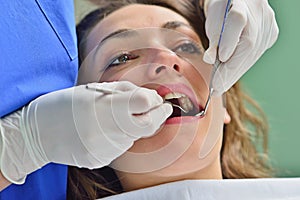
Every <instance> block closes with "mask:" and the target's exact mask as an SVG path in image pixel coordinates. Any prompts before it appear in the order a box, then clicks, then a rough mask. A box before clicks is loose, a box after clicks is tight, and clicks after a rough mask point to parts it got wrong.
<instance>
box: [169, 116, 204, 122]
mask: <svg viewBox="0 0 300 200" xmlns="http://www.w3.org/2000/svg"><path fill="white" fill-rule="evenodd" d="M201 118H202V117H200V116H198V117H196V116H184V117H172V118H170V119H167V120H166V124H183V123H191V122H195V121H198V120H199V119H201Z"/></svg>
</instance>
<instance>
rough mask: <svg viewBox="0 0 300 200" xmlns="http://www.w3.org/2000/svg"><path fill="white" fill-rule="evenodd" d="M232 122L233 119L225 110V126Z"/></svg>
mask: <svg viewBox="0 0 300 200" xmlns="http://www.w3.org/2000/svg"><path fill="white" fill-rule="evenodd" d="M230 121H231V117H230V115H229V113H228V112H227V109H226V110H225V116H224V124H229V123H230Z"/></svg>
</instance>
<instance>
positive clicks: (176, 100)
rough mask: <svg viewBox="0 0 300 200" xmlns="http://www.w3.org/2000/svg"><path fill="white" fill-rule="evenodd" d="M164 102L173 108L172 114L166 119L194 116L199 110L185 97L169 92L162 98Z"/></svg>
mask: <svg viewBox="0 0 300 200" xmlns="http://www.w3.org/2000/svg"><path fill="white" fill-rule="evenodd" d="M163 99H164V101H165V102H169V103H170V104H171V105H172V107H173V113H172V114H171V115H170V116H169V118H168V119H170V118H174V117H182V116H195V115H196V114H198V113H199V111H200V108H199V106H198V105H196V104H195V103H194V102H193V101H192V100H191V99H190V98H189V97H188V96H187V95H185V94H182V93H178V92H170V93H168V94H166V95H165V96H164V97H163Z"/></svg>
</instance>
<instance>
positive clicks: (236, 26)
mask: <svg viewBox="0 0 300 200" xmlns="http://www.w3.org/2000/svg"><path fill="white" fill-rule="evenodd" d="M226 4H227V0H206V1H205V5H204V10H205V13H206V19H207V20H206V24H205V26H206V33H207V36H208V38H209V48H208V49H207V51H206V52H205V54H204V58H203V59H204V61H205V62H207V63H209V64H213V63H214V62H215V60H216V53H217V44H218V41H219V35H220V32H221V27H222V22H223V18H224V13H225V8H226ZM278 33H279V30H278V26H277V23H276V19H275V16H274V12H273V10H272V8H271V7H270V6H269V4H268V1H267V0H250V1H249V0H232V7H231V9H230V11H229V13H228V16H227V20H226V24H225V29H224V32H223V36H222V40H221V43H220V47H219V58H220V60H221V61H222V62H225V63H222V64H221V66H220V68H219V70H220V71H219V73H217V75H218V76H216V77H215V79H214V83H213V85H214V89H215V92H216V93H219V94H222V93H223V92H225V91H227V90H228V89H229V88H230V87H231V86H232V85H233V84H234V83H235V82H236V81H238V79H239V78H240V77H241V76H242V75H243V74H245V73H246V71H247V70H248V69H249V68H250V67H251V66H253V65H254V63H255V62H256V61H257V60H258V59H259V57H260V56H261V55H262V54H263V53H264V52H265V51H266V50H267V49H268V48H270V47H271V46H272V45H273V44H274V43H275V41H276V40H277V37H278Z"/></svg>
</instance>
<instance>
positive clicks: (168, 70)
mask: <svg viewBox="0 0 300 200" xmlns="http://www.w3.org/2000/svg"><path fill="white" fill-rule="evenodd" d="M150 51H151V53H150V52H148V53H149V55H150V54H151V56H150V59H149V60H148V70H147V74H148V77H149V78H150V79H156V78H158V77H161V76H166V75H171V74H173V75H177V76H181V70H182V65H183V62H182V60H181V58H180V57H179V56H178V55H177V54H176V53H174V52H172V51H165V50H150Z"/></svg>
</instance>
